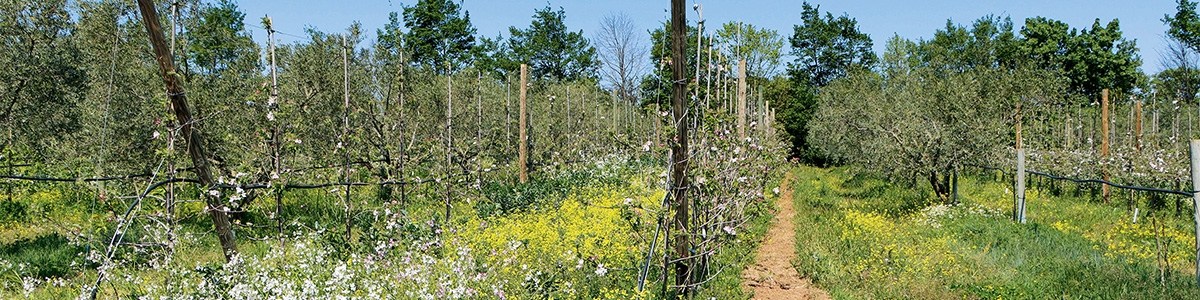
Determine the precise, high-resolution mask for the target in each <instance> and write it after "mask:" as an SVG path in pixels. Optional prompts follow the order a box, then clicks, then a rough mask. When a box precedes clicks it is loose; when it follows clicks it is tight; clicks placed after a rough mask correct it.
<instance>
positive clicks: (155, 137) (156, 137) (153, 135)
mask: <svg viewBox="0 0 1200 300" xmlns="http://www.w3.org/2000/svg"><path fill="white" fill-rule="evenodd" d="M158 136H159V133H158V130H155V131H154V133H152V134H150V139H152V140H157V139H158Z"/></svg>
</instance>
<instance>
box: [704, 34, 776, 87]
mask: <svg viewBox="0 0 1200 300" xmlns="http://www.w3.org/2000/svg"><path fill="white" fill-rule="evenodd" d="M714 38H715V39H716V44H718V45H721V47H722V50H721V52H722V53H721V54H722V56H723V57H727V58H730V59H731V60H733V61H731V62H730V63H731V64H734V63H736V60H737V59H746V76H747V77H751V78H771V77H773V76H775V75H776V71H777V69H778V68H779V65H780V58H781V57H782V54H783V43H784V41H783V37H781V36H780V35H779V32H778V31H775V30H772V29H766V28H759V27H755V26H754V25H752V24H748V23H742V22H728V23H725V24H723V25H721V27H720V28H717V32H716V36H714Z"/></svg>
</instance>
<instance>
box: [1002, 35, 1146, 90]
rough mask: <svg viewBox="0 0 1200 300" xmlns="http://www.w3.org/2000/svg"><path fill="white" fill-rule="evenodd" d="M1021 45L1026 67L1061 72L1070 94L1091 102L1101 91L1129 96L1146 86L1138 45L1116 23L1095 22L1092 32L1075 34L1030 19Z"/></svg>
mask: <svg viewBox="0 0 1200 300" xmlns="http://www.w3.org/2000/svg"><path fill="white" fill-rule="evenodd" d="M1068 30H1070V31H1068ZM1018 44H1019V45H1020V46H1019V49H1020V50H1019V51H1020V54H1019V56H1020V57H1021V58H1022V60H1024V62H1023V63H1024V64H1027V65H1030V66H1035V67H1037V68H1040V69H1043V70H1050V71H1056V72H1061V73H1062V75H1063V76H1065V77H1067V78H1068V79H1069V82H1070V85H1069V87H1068V88H1069V91H1070V92H1072V93H1074V94H1077V95H1082V96H1085V97H1088V99H1092V98H1094V97H1096V95H1099V93H1100V90H1102V89H1112V90H1113V91H1118V92H1130V91H1132V90H1133V89H1134V88H1136V87H1138V86H1139V85H1141V84H1142V83H1143V82H1145V75H1144V74H1142V72H1141V70H1140V68H1141V65H1142V60H1141V57H1140V56H1139V55H1138V54H1137V51H1138V49H1137V43H1136V42H1134V41H1128V40H1125V38H1124V37H1122V34H1121V28H1120V23H1119V21H1118V20H1115V19H1114V20H1112V21H1110V22H1109V23H1108V24H1107V25H1101V24H1100V19H1096V20H1095V22H1094V23H1093V24H1092V27H1091V28H1090V29H1083V30H1076V29H1069V27H1068V26H1067V24H1066V23H1063V22H1061V21H1057V20H1051V19H1047V18H1043V17H1035V18H1029V19H1026V20H1025V27H1023V28H1021V40H1020V41H1019V42H1018Z"/></svg>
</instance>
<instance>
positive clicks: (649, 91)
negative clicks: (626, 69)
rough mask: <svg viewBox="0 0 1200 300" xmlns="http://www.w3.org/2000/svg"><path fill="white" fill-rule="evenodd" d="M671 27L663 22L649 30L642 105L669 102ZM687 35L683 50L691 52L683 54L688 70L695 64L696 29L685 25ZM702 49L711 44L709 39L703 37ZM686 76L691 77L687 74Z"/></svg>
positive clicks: (662, 104) (660, 104)
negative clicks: (648, 56) (648, 54)
mask: <svg viewBox="0 0 1200 300" xmlns="http://www.w3.org/2000/svg"><path fill="white" fill-rule="evenodd" d="M670 28H671V24H670V22H663V23H662V27H659V28H656V29H654V30H651V31H650V42H651V44H650V67H651V71H650V72H649V74H647V75H646V76H645V77H642V82H641V84H640V85H641V89H642V102H641V104H642V105H643V106H647V105H650V104H658V105H659V106H660V107H666V105H668V104H669V103H670V102H669V100H670V95H671V80H670V78H671V68H670V62H671V49H672V48H671V43H672V40H671V38H670V34H669V32H668V29H670ZM687 32H688V37H687V38H685V39H684V40H685V41H691V42H688V43H684V45H683V46H684V51H685V52H686V53H691V54H689V55H684V60H685V63H686V64H687V67H688V70H695V69H694V68H696V65H697V64H698V63H697V62H696V56H695V53H696V43H695V41H696V34H698V31H697V29H696V27H695V26H687ZM702 41H703V45H701V47H703V48H704V49H709V47H708V45H710V44H711V42H712V41H711V40H710V39H704V40H702ZM687 78H691V77H690V76H688V77H687Z"/></svg>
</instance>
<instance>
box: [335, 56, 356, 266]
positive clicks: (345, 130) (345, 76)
mask: <svg viewBox="0 0 1200 300" xmlns="http://www.w3.org/2000/svg"><path fill="white" fill-rule="evenodd" d="M349 48H350V46H349V45H348V44H347V42H346V35H342V141H341V142H340V143H338V146H340V148H341V149H338V150H341V151H342V163H343V165H342V184H343V186H342V189H344V191H343V193H342V194H343V196H342V200H343V201H346V242H347V243H349V242H350V225H351V224H352V223H354V222H353V217H352V216H351V213H350V211H352V210H354V207H353V206H352V204H351V203H350V151H349V150H350V145H349V144H350V139H349V137H350V59H349V57H348V56H347V53H346V52H348V51H349Z"/></svg>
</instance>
